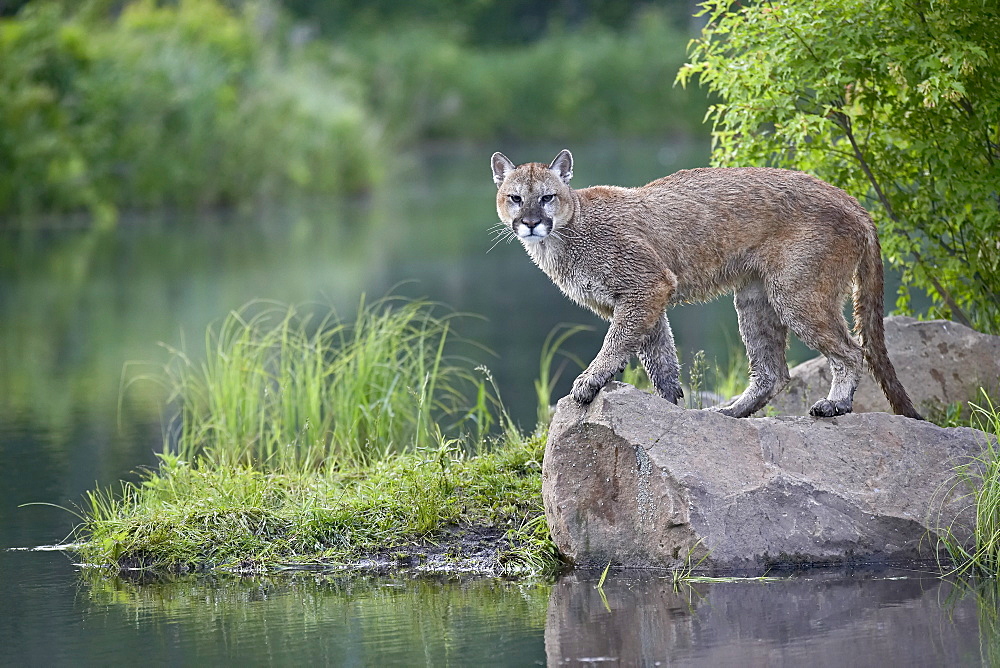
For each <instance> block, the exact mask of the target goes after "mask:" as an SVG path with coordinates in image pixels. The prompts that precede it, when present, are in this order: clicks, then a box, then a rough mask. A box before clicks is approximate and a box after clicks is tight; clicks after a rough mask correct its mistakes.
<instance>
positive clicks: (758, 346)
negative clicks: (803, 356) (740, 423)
mask: <svg viewBox="0 0 1000 668" xmlns="http://www.w3.org/2000/svg"><path fill="white" fill-rule="evenodd" d="M734 302H735V304H736V317H737V319H738V321H739V326H740V336H741V337H742V338H743V343H744V345H746V349H747V358H748V359H749V360H750V384H749V385H748V386H747V388H746V389H745V390H744V391H743V394H741V395H740V396H739V397H737V398H736V399H734V400H733V401H731V402H729V403H728V404H724V405H722V406H715V407H713V408H712V410H715V411H718V412H719V413H722V414H723V415H729V416H732V417H746V416H748V415H751V414H753V413H755V412H757V411H759V410H760V409H761V408H763V407H764V406H765V405H766V404H767V402H768V401H770V400H771V399H773V398H774V396H775V395H776V394H778V392H780V391H781V389H782V388H783V387H785V385H786V384H787V383H788V380H789V376H788V362H787V360H786V358H785V343H786V341H787V339H788V327H786V326H785V324H784V323H783V322H782V321H781V318H780V317H779V316H778V313H777V311H775V309H774V306H773V305H772V304H771V300H770V299H769V297H768V295H767V292H766V290H765V289H764V286H763V284H762V283H761V282H760V281H753V282H751V283H750V284H748V285H746V286H745V287H743V288H741V289H739V290H737V291H736V295H735V297H734Z"/></svg>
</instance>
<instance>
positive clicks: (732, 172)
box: [492, 151, 920, 418]
mask: <svg viewBox="0 0 1000 668" xmlns="http://www.w3.org/2000/svg"><path fill="white" fill-rule="evenodd" d="M492 167H493V177H494V181H495V182H496V184H497V188H498V190H497V213H498V215H499V217H500V221H501V223H502V225H503V226H504V229H505V230H506V231H507V233H509V234H510V235H512V236H515V237H517V238H518V239H520V240H521V242H522V243H523V244H524V247H525V249H526V250H527V252H528V255H529V256H530V257H531V259H532V260H534V262H535V263H536V264H537V265H538V266H539V267H541V269H542V270H543V271H544V272H545V273H546V274H547V275H548V276H549V277H550V278H551V279H552V280H553V281H554V282H555V284H556V285H558V286H559V288H560V289H561V290H562V291H563V292H564V293H565V294H566V295H567V296H568V297H569V298H570V299H572V300H573V301H575V302H577V303H579V304H581V305H583V306H585V307H587V308H589V309H591V310H592V311H594V312H595V313H597V314H598V315H600V316H601V317H603V318H605V319H607V320H610V322H611V325H610V327H609V329H608V333H607V335H606V336H605V339H604V345H603V346H602V347H601V350H600V352H599V353H598V354H597V356H596V357H595V358H594V360H593V362H591V364H590V365H589V366H588V367H587V369H586V370H585V371H584V372H583V373H582V374H580V376H579V377H578V378H577V379H576V381H575V383H574V384H573V397H574V398H575V399H576V400H577V401H578V402H580V403H589V402H590V401H592V400H593V398H594V396H596V394H597V392H598V391H599V390H600V388H601V387H603V386H604V385H605V384H606V383H607V382H608V381H609V380H611V378H612V377H613V376H614V374H615V373H617V372H619V371H621V370H622V369H623V368H624V367H625V365H626V364H627V363H628V361H629V360H630V359H631V357H632V356H633V355H637V356H638V357H639V360H640V361H641V362H642V364H643V366H644V368H645V369H646V371H647V373H648V374H649V377H650V379H651V380H652V382H653V385H654V386H655V387H656V389H657V391H658V392H659V393H660V395H661V396H663V397H665V398H667V399H669V400H670V401H673V402H674V403H676V402H677V401H678V399H679V398H680V397H681V396H682V392H681V386H680V379H679V367H678V363H677V353H676V350H675V348H674V341H673V335H672V334H671V331H670V324H669V322H668V321H667V318H666V315H665V313H664V311H665V309H666V308H667V307H668V306H670V305H671V304H676V303H679V302H685V301H701V300H707V299H711V298H713V297H716V296H718V295H719V294H722V293H726V292H733V293H735V304H736V310H737V315H738V317H739V324H740V334H741V336H742V337H743V341H744V343H745V344H746V347H747V355H748V357H749V359H750V371H751V378H750V386H749V387H748V388H747V389H746V391H744V392H743V394H742V395H740V396H739V397H738V398H736V399H735V400H734V401H732V402H730V403H729V404H727V405H725V406H722V407H717V410H720V411H721V412H722V413H725V414H727V415H733V416H736V417H744V416H747V415H750V414H751V413H753V412H755V411H757V410H760V409H761V408H763V406H764V405H765V404H766V403H767V402H768V401H769V400H770V399H771V398H772V397H774V395H776V394H777V393H778V392H779V391H780V390H781V389H782V387H784V385H785V384H786V383H787V382H788V365H787V362H786V359H785V346H786V339H787V335H788V330H789V329H791V330H792V331H793V332H795V334H796V335H797V336H798V337H799V338H800V339H802V341H803V342H804V343H806V345H808V346H810V347H812V348H814V349H816V350H818V351H820V352H821V353H823V354H824V355H826V357H827V359H828V360H829V362H830V366H831V369H832V371H833V384H832V387H831V389H830V394H829V395H828V397H827V398H826V399H823V400H820V401H818V402H817V403H816V404H815V405H814V406H813V407H812V408H811V409H810V413H811V414H813V415H818V416H832V415H842V414H844V413H848V412H850V411H851V405H852V400H853V396H854V391H855V389H856V388H857V384H858V381H859V379H860V375H861V372H862V368H863V364H862V360H863V359H864V360H867V362H868V365H869V368H870V369H871V372H872V374H873V376H874V377H875V379H876V380H877V381H878V382H879V383H880V384H881V386H882V389H883V390H884V391H885V393H886V396H887V397H888V399H889V403H890V405H891V406H892V408H893V410H894V411H895V412H897V413H899V414H902V415H907V416H909V417H914V418H919V417H920V416H919V414H918V413H917V412H916V410H914V408H913V405H912V404H911V402H910V399H909V397H908V396H907V394H906V391H905V390H904V389H903V387H902V385H901V384H900V383H899V380H898V378H897V377H896V372H895V369H893V366H892V363H891V362H890V361H889V357H888V354H887V353H886V349H885V341H884V334H883V330H882V308H883V306H882V290H883V285H882V282H883V277H882V262H881V255H880V250H879V243H878V236H877V234H876V231H875V226H874V224H873V223H872V221H871V217H870V216H869V215H868V213H867V212H866V211H865V210H864V209H863V208H862V207H861V205H860V204H859V203H858V202H857V200H855V199H854V198H853V197H851V196H850V195H848V194H847V193H845V192H844V191H842V190H840V189H838V188H835V187H834V186H831V185H830V184H828V183H825V182H823V181H820V180H819V179H816V178H814V177H812V176H809V175H808V174H804V173H802V172H793V171H787V170H780V169H765V168H736V169H692V170H684V171H680V172H677V173H676V174H673V175H671V176H667V177H664V178H662V179H658V180H656V181H653V182H652V183H649V184H647V185H645V186H642V187H640V188H621V187H616V186H595V187H591V188H584V189H582V190H574V189H572V188H571V187H570V186H569V181H570V179H571V178H572V169H573V158H572V155H570V153H569V151H562V152H560V154H559V155H558V156H556V159H555V160H553V161H552V163H551V164H549V165H545V164H542V163H528V164H524V165H521V166H519V167H515V166H514V164H513V163H512V162H511V161H510V160H509V159H507V158H506V156H504V155H502V154H500V153H496V154H494V155H493V159H492ZM515 200H520V201H519V202H517V201H515ZM852 284H853V285H854V312H855V317H854V320H855V327H856V328H857V330H858V334H859V336H860V339H861V341H862V343H861V345H859V344H858V342H857V341H856V340H855V339H854V338H853V337H852V336H851V335H850V332H849V330H848V326H847V322H846V320H845V319H844V316H843V314H842V306H843V302H844V299H845V298H846V297H847V294H848V292H849V290H850V287H851V285H852Z"/></svg>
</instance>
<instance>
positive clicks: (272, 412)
mask: <svg viewBox="0 0 1000 668" xmlns="http://www.w3.org/2000/svg"><path fill="white" fill-rule="evenodd" d="M442 310H443V309H442V308H440V307H439V306H435V305H433V304H430V303H427V302H422V301H408V300H401V299H392V298H389V299H383V300H380V301H377V302H375V303H373V304H365V302H364V300H362V302H361V304H360V306H359V309H358V315H357V317H356V318H355V319H354V321H353V322H345V321H343V320H341V319H339V318H338V317H337V316H336V315H335V314H332V313H331V314H328V315H326V316H324V317H322V318H320V317H319V316H317V315H316V314H315V312H310V311H305V312H300V310H299V309H297V308H295V307H285V306H281V305H276V304H268V303H264V302H255V303H252V304H250V305H248V306H246V307H244V308H243V309H241V310H240V311H238V312H233V313H231V314H230V315H229V316H228V317H226V318H225V319H224V320H223V322H222V323H221V324H220V325H219V326H218V327H213V328H210V329H209V331H208V334H207V336H206V341H205V353H204V356H203V357H199V358H197V359H203V360H204V361H195V359H196V358H193V357H191V356H189V355H188V354H187V353H186V352H185V351H183V350H172V351H171V352H172V353H173V358H172V360H171V362H170V363H169V364H168V365H167V367H166V369H165V374H164V377H165V380H166V382H167V383H168V385H169V386H170V388H172V396H171V401H173V402H175V405H176V406H177V407H178V410H179V415H178V418H177V420H176V422H177V429H178V434H177V436H176V439H175V440H174V441H173V442H171V443H169V445H168V447H169V451H170V452H172V453H174V454H176V455H177V456H178V457H180V458H181V459H182V460H184V461H189V462H195V461H197V460H199V459H204V460H205V461H204V462H203V465H210V466H214V467H217V468H223V467H234V466H241V465H252V466H255V467H256V468H259V469H261V470H263V471H283V472H302V471H317V470H325V471H336V470H340V469H343V468H356V467H363V466H366V465H368V464H371V463H373V462H377V461H382V460H384V459H386V458H387V457H388V456H390V455H391V454H394V453H400V452H405V451H410V450H413V449H416V448H433V447H437V446H438V444H439V443H440V442H442V439H445V438H458V439H460V440H461V441H462V443H464V444H465V445H466V446H467V447H469V448H473V449H475V448H478V447H480V446H481V445H482V444H483V442H484V440H485V438H486V436H487V435H488V434H489V433H490V430H491V429H492V428H493V426H494V424H495V417H494V415H495V414H496V413H497V408H498V404H497V399H496V396H495V392H493V391H492V389H491V387H490V385H489V379H488V376H486V375H484V374H483V373H480V372H477V371H476V370H475V369H474V368H473V367H474V366H475V363H474V362H473V361H471V360H468V359H466V358H464V357H460V356H455V355H451V354H449V352H448V351H449V350H451V349H452V348H454V347H455V346H456V345H460V344H462V343H463V342H462V341H461V340H460V339H458V338H457V337H455V336H454V334H453V323H454V322H455V321H456V319H457V318H459V317H460V316H459V315H457V314H451V313H446V314H444V315H439V312H441V311H442ZM466 347H467V348H471V349H472V350H473V351H474V352H475V351H476V349H475V346H472V345H471V344H470V345H466ZM479 352H481V351H479Z"/></svg>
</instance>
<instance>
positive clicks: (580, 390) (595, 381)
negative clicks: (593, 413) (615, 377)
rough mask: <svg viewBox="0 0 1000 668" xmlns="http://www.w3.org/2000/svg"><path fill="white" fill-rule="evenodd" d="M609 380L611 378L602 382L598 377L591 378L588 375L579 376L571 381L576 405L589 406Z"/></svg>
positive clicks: (591, 376) (609, 377)
mask: <svg viewBox="0 0 1000 668" xmlns="http://www.w3.org/2000/svg"><path fill="white" fill-rule="evenodd" d="M609 380H611V376H608V377H607V378H605V379H603V380H602V379H601V378H600V377H599V376H593V375H591V374H589V373H583V374H580V376H579V377H578V378H577V379H576V380H575V381H573V392H572V395H573V400H574V401H576V403H578V404H589V403H590V402H591V401H593V400H594V397H596V396H597V393H598V392H600V391H601V388H602V387H604V386H605V385H606V384H607V382H608V381H609Z"/></svg>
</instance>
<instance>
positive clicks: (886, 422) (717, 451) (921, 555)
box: [542, 383, 988, 570]
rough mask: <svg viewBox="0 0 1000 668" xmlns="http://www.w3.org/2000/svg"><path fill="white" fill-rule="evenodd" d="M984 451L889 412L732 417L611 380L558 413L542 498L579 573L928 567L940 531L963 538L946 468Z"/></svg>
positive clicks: (960, 431) (975, 435)
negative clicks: (690, 567) (922, 563)
mask: <svg viewBox="0 0 1000 668" xmlns="http://www.w3.org/2000/svg"><path fill="white" fill-rule="evenodd" d="M987 438H988V437H987V435H986V434H984V433H982V432H979V431H976V430H974V429H968V428H956V429H943V428H941V427H937V426H935V425H933V424H930V423H928V422H923V421H919V420H911V419H909V418H904V417H900V416H895V415H888V414H884V413H866V414H851V415H846V416H841V417H837V418H828V419H818V418H811V417H772V418H750V419H743V420H738V419H735V418H729V417H726V416H723V415H720V414H718V413H714V412H711V411H707V410H685V409H683V408H679V407H677V406H674V405H673V404H671V403H669V402H667V401H665V400H663V399H661V398H659V397H657V396H654V395H651V394H646V393H644V392H641V391H639V390H636V389H635V388H633V387H631V386H629V385H624V384H622V383H611V384H609V385H608V386H607V387H606V388H605V389H604V390H602V391H601V393H600V394H598V396H597V398H596V399H595V400H594V401H593V403H591V404H590V405H588V406H580V405H578V404H576V403H575V402H574V401H573V400H572V399H571V398H568V397H567V398H565V399H563V400H561V401H560V402H559V404H558V406H557V408H556V413H555V416H554V417H553V420H552V424H551V426H550V428H549V439H548V443H547V445H546V450H545V459H544V462H543V465H542V496H543V499H544V501H545V514H546V516H547V518H548V521H549V526H550V528H551V531H552V536H553V538H554V540H555V542H556V545H557V546H558V547H559V549H560V550H561V552H562V553H563V555H565V556H566V557H567V558H568V559H569V560H570V561H571V562H572V563H574V564H577V565H580V566H594V567H603V566H604V565H605V564H607V563H608V562H613V563H614V564H616V565H623V566H630V567H639V568H643V567H676V566H680V565H683V564H684V563H685V561H690V562H692V563H695V562H699V561H700V560H701V559H702V557H705V560H704V561H703V562H702V564H701V565H702V567H705V568H710V569H748V570H760V569H764V568H768V567H770V566H773V565H775V564H780V563H789V562H793V563H842V562H868V563H871V562H899V561H912V560H916V559H931V558H934V557H935V545H936V539H935V533H934V532H935V531H936V530H938V529H940V527H942V526H946V525H951V527H952V529H953V531H955V532H956V534H957V535H958V536H959V538H961V539H963V540H964V539H967V538H968V537H969V535H970V521H971V520H970V518H971V513H970V511H969V502H968V498H961V497H962V495H963V494H964V493H965V492H966V491H967V490H965V489H964V488H961V487H960V486H959V487H957V488H956V480H955V477H954V472H953V467H955V466H957V465H959V464H963V463H968V462H970V461H972V459H973V458H975V457H976V456H977V455H978V454H979V453H980V452H981V450H982V447H983V445H984V444H985V443H986V439H987Z"/></svg>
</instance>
